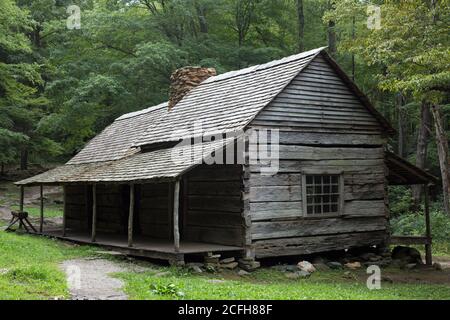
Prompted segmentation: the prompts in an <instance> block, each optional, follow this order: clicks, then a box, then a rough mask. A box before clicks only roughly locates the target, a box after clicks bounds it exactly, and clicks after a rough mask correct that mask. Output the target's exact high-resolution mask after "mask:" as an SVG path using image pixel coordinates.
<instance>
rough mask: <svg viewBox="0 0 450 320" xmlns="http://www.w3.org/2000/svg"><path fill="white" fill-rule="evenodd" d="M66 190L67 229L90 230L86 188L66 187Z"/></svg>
mask: <svg viewBox="0 0 450 320" xmlns="http://www.w3.org/2000/svg"><path fill="white" fill-rule="evenodd" d="M64 188H65V189H66V199H65V201H66V227H67V228H68V229H75V230H83V231H86V230H89V229H90V226H89V224H88V217H87V215H88V212H89V210H90V208H88V207H87V206H86V186H84V185H76V186H71V185H69V186H65V187H64Z"/></svg>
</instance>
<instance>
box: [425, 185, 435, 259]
mask: <svg viewBox="0 0 450 320" xmlns="http://www.w3.org/2000/svg"><path fill="white" fill-rule="evenodd" d="M424 191H425V228H426V237H427V240H428V243H427V244H425V262H426V264H427V265H430V266H431V265H432V264H433V256H432V253H431V241H432V240H431V223H430V201H429V187H428V185H424Z"/></svg>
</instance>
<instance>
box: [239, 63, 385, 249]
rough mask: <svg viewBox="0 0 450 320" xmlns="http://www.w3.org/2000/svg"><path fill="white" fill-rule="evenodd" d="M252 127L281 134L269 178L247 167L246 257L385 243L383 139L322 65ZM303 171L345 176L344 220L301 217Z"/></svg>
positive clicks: (315, 65)
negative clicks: (275, 166)
mask: <svg viewBox="0 0 450 320" xmlns="http://www.w3.org/2000/svg"><path fill="white" fill-rule="evenodd" d="M250 127H251V128H253V129H255V130H259V129H277V130H279V138H280V141H279V143H280V150H279V158H280V160H279V169H278V172H277V173H276V174H275V175H273V176H263V175H261V168H262V167H264V165H263V164H250V163H247V164H246V165H245V166H244V172H245V174H244V218H245V219H246V220H249V221H251V224H249V225H250V227H248V228H247V232H246V245H247V246H248V248H249V250H250V251H251V252H250V253H247V254H248V255H253V256H256V257H269V256H283V255H299V254H308V253H313V252H321V251H329V250H338V249H345V248H348V247H352V246H364V245H372V244H379V243H382V242H383V241H385V239H386V237H387V235H388V227H387V223H388V208H387V200H386V199H387V197H386V179H385V175H386V169H385V164H384V145H385V143H386V137H385V136H384V135H383V133H382V130H381V128H380V125H379V124H378V122H377V120H376V119H375V118H374V117H373V116H372V115H371V114H370V113H369V111H367V109H366V108H365V107H364V106H363V105H362V104H361V102H360V101H359V100H358V98H357V97H356V96H354V95H353V93H352V92H351V91H350V90H349V89H348V88H347V86H346V85H345V83H344V82H343V81H342V80H341V79H340V78H339V76H338V75H337V74H336V73H335V71H334V70H333V69H332V68H331V67H330V66H329V65H328V63H327V62H326V61H325V60H324V59H323V58H321V57H320V56H319V57H317V58H316V59H315V60H314V61H312V62H311V64H310V65H309V66H308V67H307V68H306V69H305V71H303V72H302V73H301V74H300V75H299V76H297V78H296V79H295V80H294V81H293V82H292V83H291V84H290V85H289V86H288V87H287V88H286V89H285V90H284V91H283V92H282V93H281V94H280V95H279V96H278V97H277V98H276V99H275V100H274V101H273V102H272V103H271V104H270V105H269V106H268V107H266V108H265V109H264V110H263V111H262V112H261V113H260V114H259V115H258V116H257V117H256V118H255V119H254V120H253V121H252V123H251V124H250ZM250 143H251V142H250ZM250 147H252V146H251V145H250ZM308 171H311V172H317V173H318V172H323V173H324V174H325V173H326V172H332V173H335V172H342V178H343V180H344V192H343V196H344V202H343V209H342V212H341V215H339V216H334V217H329V218H325V217H311V216H308V217H306V216H304V212H303V195H302V174H304V173H305V172H308Z"/></svg>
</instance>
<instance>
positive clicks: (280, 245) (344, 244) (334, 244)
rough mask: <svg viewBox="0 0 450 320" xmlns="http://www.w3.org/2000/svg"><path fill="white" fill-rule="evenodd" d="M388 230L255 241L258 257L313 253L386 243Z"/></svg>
mask: <svg viewBox="0 0 450 320" xmlns="http://www.w3.org/2000/svg"><path fill="white" fill-rule="evenodd" d="M386 237H387V233H386V231H375V232H360V233H351V234H348V233H346V234H339V235H325V236H312V237H298V238H285V239H271V240H260V241H255V243H254V246H255V251H256V258H265V257H277V256H290V255H301V254H311V253H316V252H325V251H332V250H342V249H347V248H351V247H364V246H369V245H377V244H381V243H384V242H385V240H386Z"/></svg>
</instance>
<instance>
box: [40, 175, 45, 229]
mask: <svg viewBox="0 0 450 320" xmlns="http://www.w3.org/2000/svg"><path fill="white" fill-rule="evenodd" d="M40 194H41V208H40V209H41V219H40V221H39V233H42V231H43V230H44V186H43V185H42V184H41V186H40Z"/></svg>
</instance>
